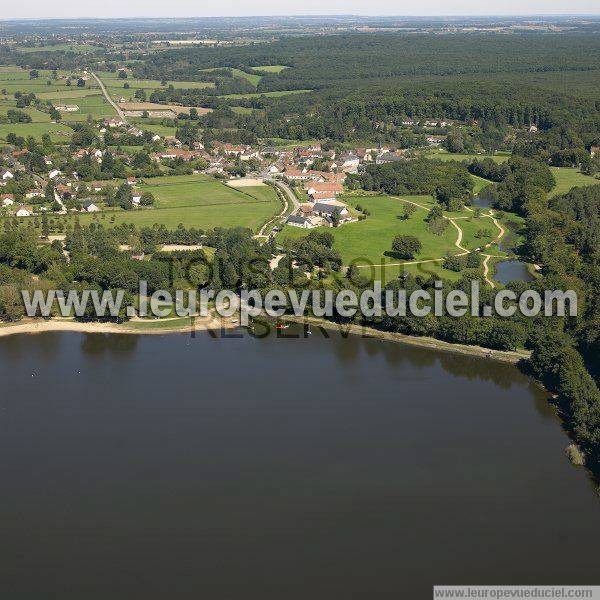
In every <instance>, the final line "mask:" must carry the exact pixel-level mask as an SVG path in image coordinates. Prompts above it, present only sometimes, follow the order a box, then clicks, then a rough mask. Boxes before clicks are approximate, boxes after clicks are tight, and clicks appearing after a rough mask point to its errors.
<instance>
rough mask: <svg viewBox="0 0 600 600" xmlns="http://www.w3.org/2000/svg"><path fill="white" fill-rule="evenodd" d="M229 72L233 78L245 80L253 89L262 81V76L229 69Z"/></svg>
mask: <svg viewBox="0 0 600 600" xmlns="http://www.w3.org/2000/svg"><path fill="white" fill-rule="evenodd" d="M230 71H231V73H232V74H233V76H234V77H240V78H241V79H245V80H246V81H249V82H250V83H251V84H252V85H253V86H254V87H256V86H257V85H258V84H259V83H260V80H261V79H262V75H253V74H252V73H246V72H245V71H240V69H230Z"/></svg>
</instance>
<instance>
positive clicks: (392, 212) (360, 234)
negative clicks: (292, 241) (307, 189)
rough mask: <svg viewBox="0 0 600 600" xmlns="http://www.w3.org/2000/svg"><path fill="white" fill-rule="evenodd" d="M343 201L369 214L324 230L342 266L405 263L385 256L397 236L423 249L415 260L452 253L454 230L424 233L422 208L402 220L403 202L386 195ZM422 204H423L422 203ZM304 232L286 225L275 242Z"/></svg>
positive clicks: (419, 198)
mask: <svg viewBox="0 0 600 600" xmlns="http://www.w3.org/2000/svg"><path fill="white" fill-rule="evenodd" d="M405 198H406V200H411V201H414V202H418V203H420V204H424V205H425V203H427V204H430V203H431V202H432V200H431V198H429V197H426V196H425V197H423V196H406V197H405ZM344 201H345V202H346V203H348V205H349V206H353V205H355V204H360V205H361V206H362V207H363V208H366V209H368V210H369V211H370V212H371V214H370V216H369V217H367V218H366V219H365V220H364V221H359V222H357V223H348V224H346V225H342V226H341V227H338V228H332V229H328V230H327V231H330V232H331V233H332V234H333V236H334V237H335V246H334V247H335V248H336V249H337V250H338V251H339V252H340V254H341V255H342V259H343V261H344V264H350V263H351V262H353V261H354V262H356V264H369V263H372V264H382V263H384V262H387V263H396V262H406V261H405V259H398V258H395V257H393V256H389V255H387V254H386V253H390V252H391V248H392V240H393V239H394V237H395V236H397V235H414V236H416V237H418V238H419V239H420V240H421V243H422V244H423V248H422V250H421V252H420V253H419V254H418V255H417V256H416V257H415V260H427V259H431V258H440V257H442V256H444V255H445V254H446V253H447V252H451V253H455V252H458V249H457V248H456V247H455V246H454V242H455V241H456V238H457V231H456V229H454V227H452V225H449V226H448V227H447V228H446V230H445V231H444V233H443V234H442V235H441V236H437V235H434V234H432V233H430V232H429V231H428V230H427V224H426V223H425V222H424V218H425V216H426V215H427V213H426V211H425V210H423V209H417V210H416V211H415V212H414V213H413V215H412V216H411V217H410V218H409V219H408V220H407V221H404V220H402V219H400V218H399V217H400V215H402V214H403V211H404V203H403V202H402V201H401V200H399V199H398V198H392V197H389V196H369V197H360V198H358V197H346V198H344ZM423 201H425V202H423ZM306 233H307V232H306V230H303V229H299V228H296V227H289V226H286V227H285V228H284V229H283V231H282V232H281V233H280V234H279V236H278V238H277V241H278V242H282V241H284V240H285V239H289V238H298V237H301V236H303V235H306Z"/></svg>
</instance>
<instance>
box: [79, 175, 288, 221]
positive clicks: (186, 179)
mask: <svg viewBox="0 0 600 600" xmlns="http://www.w3.org/2000/svg"><path fill="white" fill-rule="evenodd" d="M136 189H138V190H139V191H140V192H145V191H149V192H151V193H152V194H153V195H154V197H155V200H156V204H155V206H154V207H153V208H151V209H136V210H132V211H122V210H111V209H105V210H103V211H102V212H101V213H96V214H92V215H90V214H82V215H80V216H79V219H80V221H81V222H82V223H89V222H91V221H94V222H99V223H104V224H105V225H107V226H110V225H112V224H120V223H133V224H134V225H136V226H138V227H143V226H152V225H154V224H155V223H158V224H163V225H165V226H166V227H167V228H169V229H175V228H176V227H177V226H178V225H179V224H180V223H183V224H184V225H185V226H186V227H198V228H201V229H212V228H213V227H248V228H250V229H252V230H254V231H256V230H258V229H259V228H260V226H261V225H262V224H263V223H264V222H265V221H267V220H268V219H269V218H271V217H272V216H273V215H275V214H277V213H278V212H279V211H280V210H281V204H280V202H279V200H278V198H277V195H276V193H275V191H274V190H273V189H272V188H270V187H269V186H257V187H246V188H242V189H234V188H231V187H228V186H226V185H224V184H223V183H221V182H219V181H217V180H216V179H213V178H211V177H208V176H204V175H189V176H188V175H182V176H172V177H160V178H156V179H149V180H147V181H146V182H144V183H142V184H140V185H139V186H138V188H136Z"/></svg>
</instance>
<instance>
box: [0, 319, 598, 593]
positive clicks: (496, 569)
mask: <svg viewBox="0 0 600 600" xmlns="http://www.w3.org/2000/svg"><path fill="white" fill-rule="evenodd" d="M290 332H291V330H288V331H286V332H285V333H286V334H289V333H290ZM198 336H199V337H198V338H197V339H195V340H192V339H189V337H188V336H185V335H172V336H160V337H137V336H134V337H127V336H104V335H80V334H66V333H65V334H58V333H53V334H45V335H41V336H35V337H24V336H19V337H11V338H4V339H1V340H0V382H1V383H0V385H1V390H2V392H1V396H0V444H1V446H0V481H1V482H2V487H1V493H0V598H2V599H4V598H6V599H7V600H21V599H28V600H29V599H35V600H38V599H42V598H43V599H46V598H56V599H60V600H64V599H77V600H94V599H103V600H107V599H110V600H115V599H127V600H131V599H137V598H140V599H141V598H143V599H155V598H156V599H165V598H168V599H170V600H171V599H180V598H184V599H188V598H194V599H198V598H201V599H210V600H221V599H226V600H237V599H244V600H247V599H262V600H270V599H277V600H290V599H291V600H295V599H298V600H300V599H302V600H307V599H311V600H314V599H319V600H320V599H327V600H337V599H344V600H346V599H349V598H351V599H353V600H355V599H363V598H364V599H369V600H373V599H380V598H394V599H397V598H407V599H410V600H414V599H418V598H431V586H432V585H433V584H440V583H446V584H466V583H473V584H477V583H480V584H484V583H487V584H492V583H493V584H500V583H505V584H511V583H512V584H517V583H522V584H539V583H545V584H568V583H572V584H585V583H588V584H593V583H598V581H599V578H600V576H599V571H598V539H600V500H599V499H598V498H597V496H596V495H595V493H594V490H593V486H592V484H591V482H590V481H589V480H588V478H587V476H586V473H585V472H584V471H583V470H580V469H575V468H573V467H572V466H571V465H570V463H569V462H568V461H567V459H566V458H565V456H564V454H563V451H564V448H565V446H566V445H567V444H568V440H567V438H566V436H565V435H564V433H563V431H562V430H561V427H560V424H559V422H558V421H557V419H556V417H555V415H554V412H553V410H551V409H550V408H549V407H548V404H547V402H546V397H545V394H544V393H543V392H542V391H541V390H540V389H539V388H537V387H536V386H535V385H534V384H533V383H532V382H531V381H530V380H528V379H527V378H526V377H524V376H523V375H522V374H520V373H519V372H518V371H517V370H516V369H515V368H513V367H510V366H503V365H500V364H497V363H493V362H491V361H485V360H480V359H472V358H464V357H459V356H453V355H451V354H441V353H434V352H432V351H428V350H421V349H415V348H409V347H405V346H401V345H395V344H392V343H388V342H382V341H378V340H369V339H361V338H351V339H347V340H343V339H341V338H340V337H339V336H337V335H336V337H335V338H334V339H330V340H325V339H323V338H322V337H321V335H320V333H319V332H318V331H315V333H314V334H313V335H312V337H310V338H309V339H300V340H289V339H276V338H275V337H274V336H272V337H269V338H267V339H263V340H258V339H253V338H250V337H245V338H244V339H211V338H210V337H209V336H208V335H206V334H198ZM32 375H33V376H32Z"/></svg>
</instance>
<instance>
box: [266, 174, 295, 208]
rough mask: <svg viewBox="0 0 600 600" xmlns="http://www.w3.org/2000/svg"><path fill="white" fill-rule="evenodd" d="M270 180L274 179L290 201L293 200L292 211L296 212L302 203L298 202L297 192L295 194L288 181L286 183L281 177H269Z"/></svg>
mask: <svg viewBox="0 0 600 600" xmlns="http://www.w3.org/2000/svg"><path fill="white" fill-rule="evenodd" d="M268 181H272V182H273V183H274V184H275V185H276V186H277V187H278V188H279V189H280V190H281V191H282V192H283V193H284V194H285V195H286V196H287V197H288V201H289V202H291V203H292V206H293V209H292V211H291V212H296V211H297V210H298V209H299V208H300V203H299V202H298V198H296V194H294V191H293V190H292V189H291V188H290V186H289V185H288V184H287V183H284V182H283V181H281V180H279V179H269V180H268Z"/></svg>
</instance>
